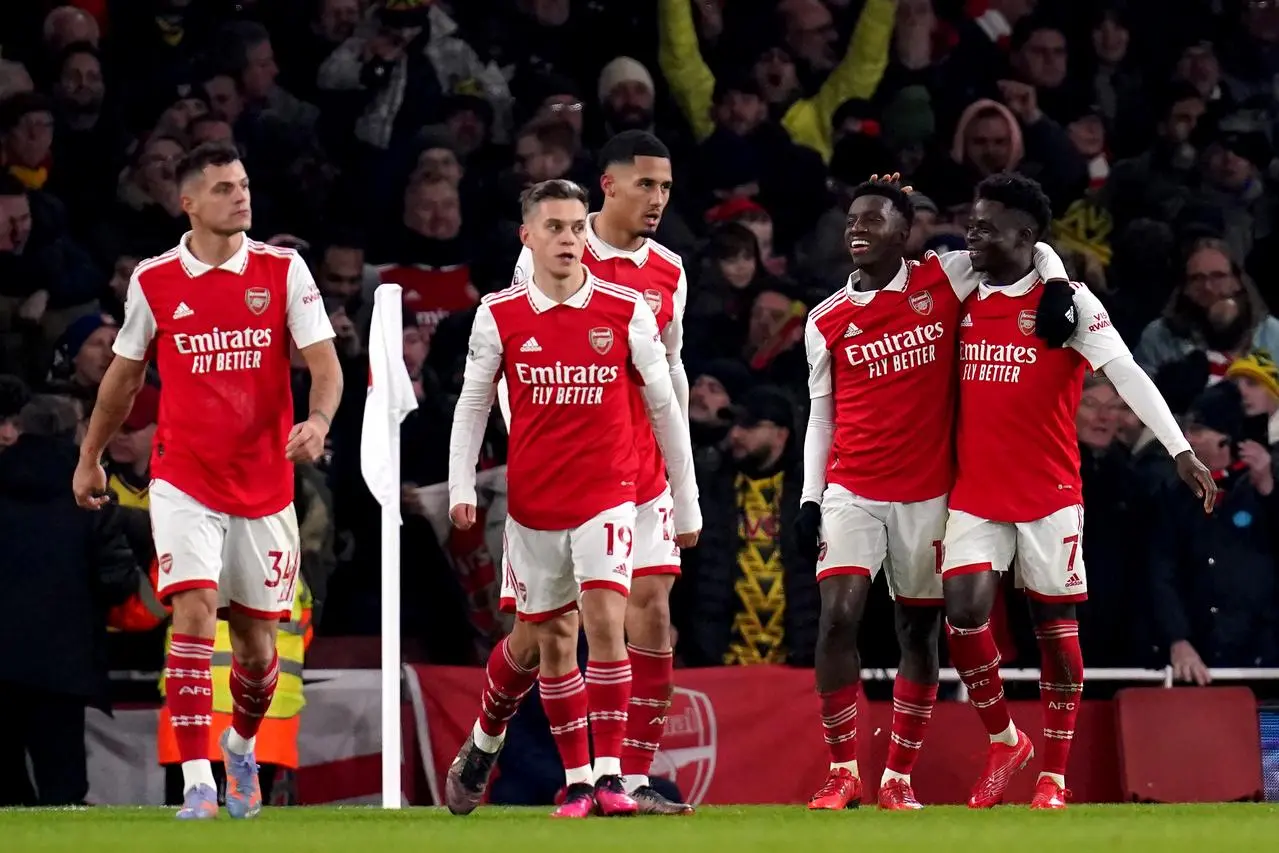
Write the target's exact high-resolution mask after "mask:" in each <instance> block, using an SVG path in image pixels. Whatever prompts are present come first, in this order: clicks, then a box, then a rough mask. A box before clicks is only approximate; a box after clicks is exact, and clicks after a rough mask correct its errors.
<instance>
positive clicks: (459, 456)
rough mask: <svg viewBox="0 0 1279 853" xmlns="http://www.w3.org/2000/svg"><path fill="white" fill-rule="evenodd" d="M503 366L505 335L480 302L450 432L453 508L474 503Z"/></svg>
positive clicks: (450, 486)
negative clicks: (478, 465)
mask: <svg viewBox="0 0 1279 853" xmlns="http://www.w3.org/2000/svg"><path fill="white" fill-rule="evenodd" d="M501 367H502V339H501V336H500V335H499V333H498V329H497V320H495V319H494V317H493V312H492V311H491V310H490V309H489V307H488V305H486V304H484V303H482V302H481V303H480V307H479V309H478V310H477V311H476V312H475V324H474V325H473V326H471V339H470V343H469V345H468V349H467V355H466V372H465V373H464V375H463V380H462V391H461V393H460V394H459V395H458V398H457V407H456V408H455V410H454V412H453V431H452V433H451V434H450V435H449V508H450V509H451V508H453V507H455V506H457V505H458V504H470V505H472V506H474V505H475V504H476V501H477V497H476V494H475V463H476V462H477V461H478V460H479V455H480V447H481V446H483V444H484V431H485V429H486V427H487V426H488V419H489V411H490V410H491V409H492V408H493V397H494V395H495V391H496V389H495V387H494V379H496V377H497V375H498V371H499V370H501Z"/></svg>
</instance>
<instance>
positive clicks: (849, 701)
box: [819, 681, 862, 764]
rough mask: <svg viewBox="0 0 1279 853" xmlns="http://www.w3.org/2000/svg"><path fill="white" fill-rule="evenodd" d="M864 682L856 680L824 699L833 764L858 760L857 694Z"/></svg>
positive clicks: (828, 744) (823, 726)
mask: <svg viewBox="0 0 1279 853" xmlns="http://www.w3.org/2000/svg"><path fill="white" fill-rule="evenodd" d="M861 690H862V683H861V682H860V681H854V682H853V683H852V684H850V685H848V686H847V687H840V688H838V689H837V690H832V691H830V692H829V693H822V694H819V695H820V696H821V699H822V728H823V729H824V730H825V732H826V746H827V748H828V749H830V760H831V763H832V764H843V763H845V762H847V761H856V760H857V696H858V694H859V693H861Z"/></svg>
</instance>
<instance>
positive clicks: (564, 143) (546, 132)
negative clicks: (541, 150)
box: [516, 119, 577, 155]
mask: <svg viewBox="0 0 1279 853" xmlns="http://www.w3.org/2000/svg"><path fill="white" fill-rule="evenodd" d="M526 136H531V137H533V138H534V139H536V140H537V142H538V144H539V145H541V146H543V147H545V148H558V149H560V150H561V151H563V152H565V153H566V154H570V155H571V154H572V153H573V149H575V148H576V147H577V131H576V130H574V129H573V126H572V125H570V124H569V123H568V122H566V121H561V120H559V119H534V120H533V121H530V122H529V123H528V124H526V125H524V126H523V127H522V128H520V132H519V135H518V136H517V137H516V138H517V139H523V138H524V137H526Z"/></svg>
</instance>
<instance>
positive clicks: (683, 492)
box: [628, 299, 702, 533]
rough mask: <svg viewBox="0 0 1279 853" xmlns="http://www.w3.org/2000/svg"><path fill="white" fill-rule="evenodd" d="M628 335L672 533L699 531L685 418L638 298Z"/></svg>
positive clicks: (652, 321)
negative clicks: (661, 465) (670, 508)
mask: <svg viewBox="0 0 1279 853" xmlns="http://www.w3.org/2000/svg"><path fill="white" fill-rule="evenodd" d="M628 338H629V343H630V348H631V363H632V364H633V365H634V367H635V370H636V372H638V373H639V375H640V377H641V378H642V379H643V380H644V386H643V389H642V390H643V394H644V407H645V409H646V410H647V411H648V419H649V422H650V423H651V424H652V425H653V436H654V437H655V438H656V439H657V446H658V447H659V448H661V451H662V459H663V460H665V462H666V476H667V477H668V478H669V479H670V483H671V496H672V497H673V498H674V501H675V532H676V533H692V532H693V531H696V530H701V529H702V510H701V507H699V506H698V504H697V476H696V474H695V473H694V471H693V441H692V438H691V437H690V436H689V431H688V418H687V416H686V415H685V411H684V410H683V409H682V408H680V405H679V402H678V401H677V400H676V398H675V389H674V386H673V385H672V384H671V376H670V372H669V370H668V368H667V361H666V353H665V350H664V349H663V347H662V344H661V336H660V335H659V334H658V332H657V318H656V317H654V316H653V311H652V309H650V308H649V307H648V305H647V304H646V303H645V302H644V300H642V299H637V300H635V313H634V315H633V316H632V319H631V324H630V329H629V334H628Z"/></svg>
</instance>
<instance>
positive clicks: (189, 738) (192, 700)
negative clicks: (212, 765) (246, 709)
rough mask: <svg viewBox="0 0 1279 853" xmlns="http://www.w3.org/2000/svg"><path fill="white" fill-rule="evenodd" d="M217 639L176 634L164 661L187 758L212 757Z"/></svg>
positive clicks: (168, 697)
mask: <svg viewBox="0 0 1279 853" xmlns="http://www.w3.org/2000/svg"><path fill="white" fill-rule="evenodd" d="M212 660H213V640H212V639H210V638H206V637H193V636H191V635H190V634H174V635H173V642H172V643H171V644H170V645H169V656H168V659H167V660H165V662H164V697H165V704H166V705H167V706H168V708H169V717H170V719H171V720H172V722H173V736H174V739H175V740H176V741H177V743H178V756H179V757H180V758H181V759H182V760H183V761H199V760H201V759H204V760H206V761H207V760H208V758H209V729H210V728H211V727H212V726H213V675H212V673H211V672H210V665H211V663H212Z"/></svg>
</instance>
